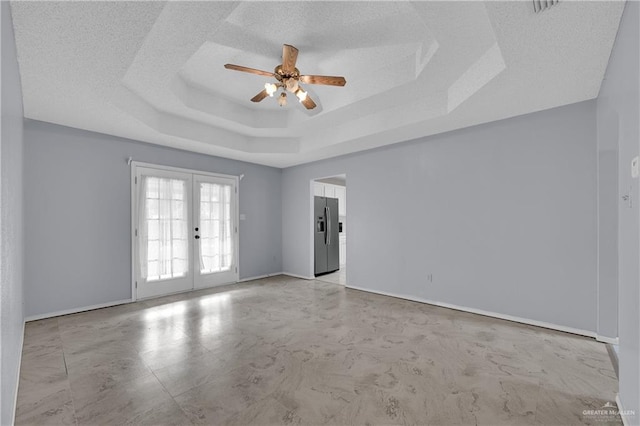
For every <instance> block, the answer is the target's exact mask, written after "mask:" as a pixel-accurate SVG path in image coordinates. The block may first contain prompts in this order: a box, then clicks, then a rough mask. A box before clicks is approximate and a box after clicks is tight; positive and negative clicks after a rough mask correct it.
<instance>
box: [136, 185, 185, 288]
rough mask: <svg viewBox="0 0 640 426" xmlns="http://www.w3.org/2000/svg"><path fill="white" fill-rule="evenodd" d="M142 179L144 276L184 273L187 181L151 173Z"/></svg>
mask: <svg viewBox="0 0 640 426" xmlns="http://www.w3.org/2000/svg"><path fill="white" fill-rule="evenodd" d="M142 183H143V185H144V186H143V191H144V192H143V194H144V196H143V197H142V200H141V201H142V205H141V213H142V214H143V215H144V216H143V219H144V220H143V224H142V227H141V228H142V229H141V231H142V237H143V238H142V241H141V244H142V245H143V247H142V249H143V250H142V253H144V256H143V258H142V259H141V262H142V266H143V267H142V268H141V270H142V277H143V278H146V280H147V281H157V280H164V279H170V278H177V277H184V276H186V275H187V272H188V260H189V247H188V244H187V243H188V241H187V234H188V230H187V226H188V223H187V203H186V202H185V195H186V186H187V185H186V184H187V183H186V181H184V180H181V179H170V178H160V177H152V176H145V177H144V178H143V180H142ZM144 249H146V250H144ZM145 266H146V267H145Z"/></svg>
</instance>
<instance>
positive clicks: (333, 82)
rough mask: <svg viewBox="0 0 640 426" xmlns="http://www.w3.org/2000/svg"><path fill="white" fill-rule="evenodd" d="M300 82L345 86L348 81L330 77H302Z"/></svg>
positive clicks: (342, 78)
mask: <svg viewBox="0 0 640 426" xmlns="http://www.w3.org/2000/svg"><path fill="white" fill-rule="evenodd" d="M300 81H301V82H303V83H307V84H324V85H326V86H344V85H345V84H347V80H345V79H344V77H333V76H330V75H301V76H300Z"/></svg>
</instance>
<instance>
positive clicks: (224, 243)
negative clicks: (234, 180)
mask: <svg viewBox="0 0 640 426" xmlns="http://www.w3.org/2000/svg"><path fill="white" fill-rule="evenodd" d="M199 190H200V224H199V226H200V240H199V243H200V250H199V252H200V273H201V274H211V273H215V272H223V271H229V270H230V269H231V265H232V263H233V255H232V253H233V244H232V236H233V234H232V232H231V185H222V184H217V183H208V182H200V188H199Z"/></svg>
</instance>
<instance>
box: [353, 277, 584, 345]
mask: <svg viewBox="0 0 640 426" xmlns="http://www.w3.org/2000/svg"><path fill="white" fill-rule="evenodd" d="M346 287H347V288H350V289H353V290H360V291H365V292H368V293H375V294H380V295H383V296H389V297H396V298H398V299H405V300H410V301H412V302H420V303H426V304H428V305H435V306H440V307H442V308H449V309H455V310H456V311H462V312H469V313H472V314H478V315H484V316H487V317H492V318H499V319H503V320H507V321H513V322H519V323H521V324H527V325H533V326H536V327H542V328H548V329H551V330H557V331H563V332H565V333H571V334H578V335H580V336H587V337H593V338H595V337H596V333H595V332H593V331H587V330H581V329H579V328H573V327H566V326H563V325H556V324H551V323H548V322H544V321H537V320H532V319H528V318H521V317H515V316H512V315H506V314H499V313H497V312H490V311H483V310H482V309H475V308H468V307H465V306H458V305H453V304H451V303H446V302H437V301H434V300H428V299H422V298H420V297H414V296H405V295H401V294H394V293H388V292H385V291H378V290H371V289H368V288H362V287H356V286H352V285H347V286H346Z"/></svg>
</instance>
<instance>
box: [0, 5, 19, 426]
mask: <svg viewBox="0 0 640 426" xmlns="http://www.w3.org/2000/svg"><path fill="white" fill-rule="evenodd" d="M0 14H1V15H2V16H1V24H0V26H1V31H2V52H1V57H2V59H1V60H2V126H1V127H2V132H1V133H2V140H1V142H0V187H1V188H0V228H1V235H2V237H1V238H0V271H1V272H0V281H1V282H0V316H1V318H0V324H1V326H0V334H1V335H0V339H1V342H2V343H0V347H1V348H2V349H1V351H0V364H1V368H0V383H1V385H0V387H1V390H0V399H1V402H2V403H1V404H0V424H3V425H8V424H11V422H12V421H13V411H14V398H15V395H16V390H17V389H16V385H17V377H18V367H19V360H20V352H21V351H22V347H21V346H20V344H21V343H22V326H23V324H24V314H23V276H22V271H23V267H22V261H23V246H22V239H23V227H22V196H23V190H22V149H23V142H22V141H23V134H22V130H23V114H22V91H21V86H20V75H19V72H18V61H17V59H16V45H15V40H14V37H13V25H12V22H11V10H10V8H9V2H5V1H3V2H1V5H0Z"/></svg>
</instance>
